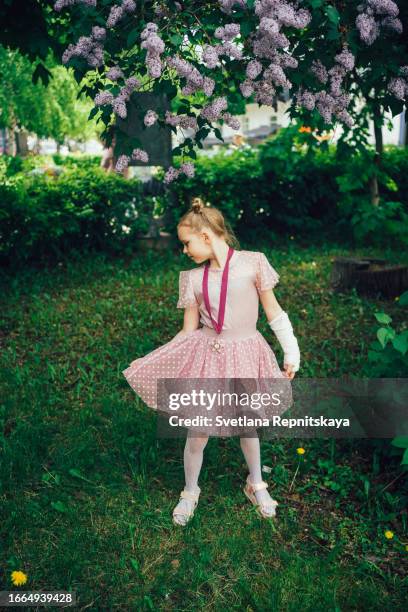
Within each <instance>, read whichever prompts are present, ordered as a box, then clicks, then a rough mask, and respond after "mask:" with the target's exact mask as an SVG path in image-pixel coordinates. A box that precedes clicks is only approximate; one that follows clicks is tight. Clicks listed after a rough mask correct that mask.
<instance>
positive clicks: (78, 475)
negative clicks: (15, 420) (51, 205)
mask: <svg viewBox="0 0 408 612" xmlns="http://www.w3.org/2000/svg"><path fill="white" fill-rule="evenodd" d="M93 213H94V210H93V208H91V209H89V213H88V216H89V215H90V214H93ZM68 473H69V474H70V476H73V477H74V478H80V479H81V480H85V482H91V483H92V480H89V479H88V478H85V476H82V474H81V472H80V471H79V470H76V469H75V468H71V469H70V470H68Z"/></svg>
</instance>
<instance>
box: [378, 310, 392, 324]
mask: <svg viewBox="0 0 408 612" xmlns="http://www.w3.org/2000/svg"><path fill="white" fill-rule="evenodd" d="M374 316H375V318H376V319H377V321H378V322H379V323H383V324H384V325H387V324H388V323H391V321H392V319H391V317H390V316H389V315H387V314H386V313H385V312H376V313H374Z"/></svg>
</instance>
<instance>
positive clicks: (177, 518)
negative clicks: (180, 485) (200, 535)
mask: <svg viewBox="0 0 408 612" xmlns="http://www.w3.org/2000/svg"><path fill="white" fill-rule="evenodd" d="M200 493H201V489H200V487H198V493H192V492H191V491H186V489H183V491H182V492H181V493H180V500H179V503H180V501H181V500H182V499H187V500H189V501H191V502H193V506H192V508H191V510H190V512H185V511H183V510H177V512H176V509H177V506H176V508H174V510H173V523H174V524H175V525H182V526H183V527H184V526H185V525H187V523H188V522H189V520H190V519H192V518H193V516H194V510H195V508H196V506H197V504H198V498H199V497H200ZM177 505H178V504H177Z"/></svg>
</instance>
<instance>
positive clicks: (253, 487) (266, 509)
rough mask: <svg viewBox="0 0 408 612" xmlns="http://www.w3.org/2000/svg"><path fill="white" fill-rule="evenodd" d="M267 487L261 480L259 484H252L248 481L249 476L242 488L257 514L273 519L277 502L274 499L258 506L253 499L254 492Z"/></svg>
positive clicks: (254, 498)
mask: <svg viewBox="0 0 408 612" xmlns="http://www.w3.org/2000/svg"><path fill="white" fill-rule="evenodd" d="M268 486H269V485H268V483H267V482H264V481H263V480H262V481H261V482H257V483H255V484H253V483H252V482H251V481H250V480H249V474H248V476H247V479H246V485H245V486H244V493H245V495H246V496H247V498H248V499H249V501H250V502H251V503H252V504H253V505H254V506H255V507H256V511H257V513H258V514H259V515H260V516H262V517H263V518H273V517H274V516H276V506H278V505H279V504H278V502H277V501H276V500H274V499H272V501H271V502H264V503H263V504H260V503H259V502H258V501H257V499H256V497H255V491H261V490H262V489H267V488H268Z"/></svg>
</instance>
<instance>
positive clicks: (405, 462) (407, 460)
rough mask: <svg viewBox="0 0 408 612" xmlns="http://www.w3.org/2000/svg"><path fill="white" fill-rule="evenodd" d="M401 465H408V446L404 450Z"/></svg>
mask: <svg viewBox="0 0 408 612" xmlns="http://www.w3.org/2000/svg"><path fill="white" fill-rule="evenodd" d="M401 465H408V448H407V449H406V451H405V452H404V454H403V456H402V461H401Z"/></svg>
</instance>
